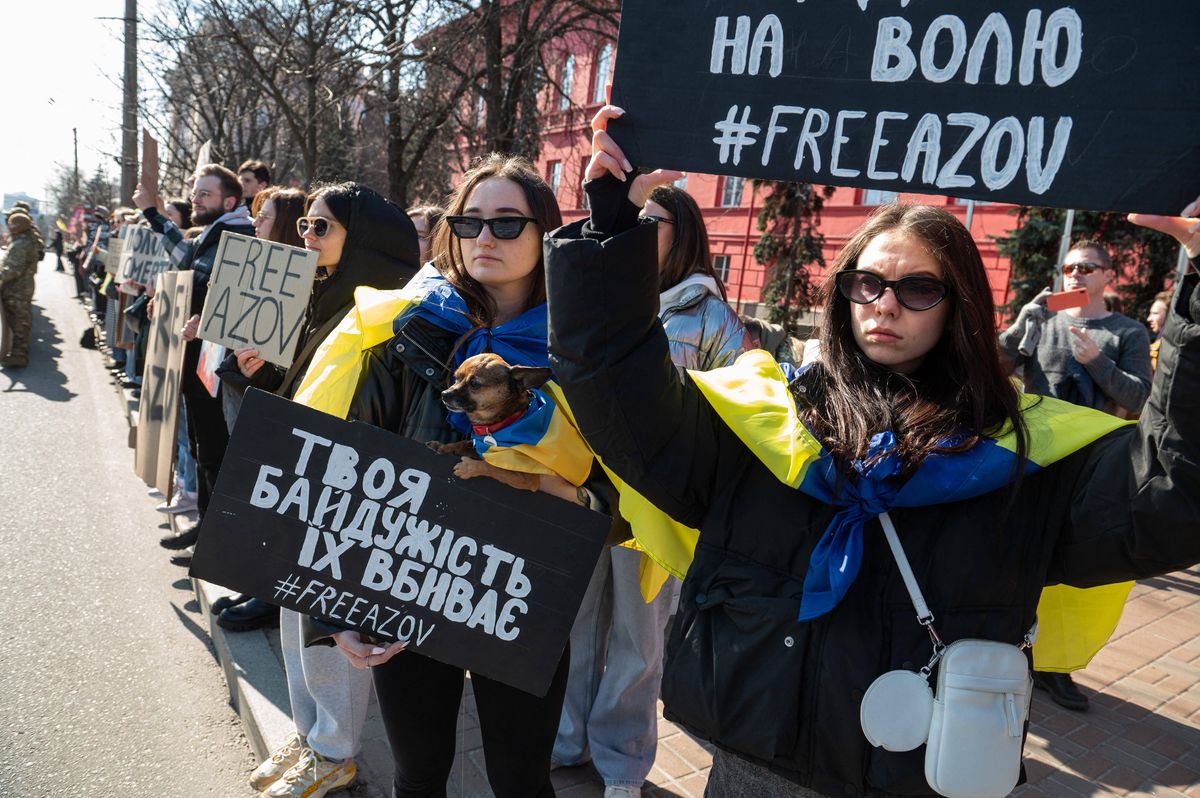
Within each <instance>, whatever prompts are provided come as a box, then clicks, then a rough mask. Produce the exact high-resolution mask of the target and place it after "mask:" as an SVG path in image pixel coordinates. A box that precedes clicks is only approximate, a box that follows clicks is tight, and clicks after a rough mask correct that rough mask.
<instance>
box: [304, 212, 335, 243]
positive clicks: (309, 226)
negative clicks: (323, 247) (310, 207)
mask: <svg viewBox="0 0 1200 798" xmlns="http://www.w3.org/2000/svg"><path fill="white" fill-rule="evenodd" d="M329 225H330V221H329V220H328V219H326V218H325V217H324V216H301V217H300V218H299V219H297V220H296V232H297V233H299V234H300V237H301V238H303V237H304V236H306V235H308V233H309V231H310V230H311V231H312V234H313V235H315V236H316V237H317V238H324V237H325V234H326V233H328V232H329Z"/></svg>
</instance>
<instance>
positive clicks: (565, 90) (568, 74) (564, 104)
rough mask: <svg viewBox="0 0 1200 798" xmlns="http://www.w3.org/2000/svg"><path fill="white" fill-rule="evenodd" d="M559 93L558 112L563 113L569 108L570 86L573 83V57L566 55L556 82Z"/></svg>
mask: <svg viewBox="0 0 1200 798" xmlns="http://www.w3.org/2000/svg"><path fill="white" fill-rule="evenodd" d="M558 83H559V91H560V92H561V94H560V95H559V97H558V110H560V111H565V110H567V109H568V108H570V107H571V86H572V85H573V84H574V83H575V56H573V55H568V56H567V57H566V60H564V61H563V66H562V77H561V78H560V79H559V81H558Z"/></svg>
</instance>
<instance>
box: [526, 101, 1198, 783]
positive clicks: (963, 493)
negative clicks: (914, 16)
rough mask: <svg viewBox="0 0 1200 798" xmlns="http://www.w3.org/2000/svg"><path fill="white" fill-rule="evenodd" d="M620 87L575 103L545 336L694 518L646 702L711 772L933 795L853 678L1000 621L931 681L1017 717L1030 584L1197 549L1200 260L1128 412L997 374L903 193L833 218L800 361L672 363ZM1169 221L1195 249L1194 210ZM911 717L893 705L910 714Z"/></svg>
mask: <svg viewBox="0 0 1200 798" xmlns="http://www.w3.org/2000/svg"><path fill="white" fill-rule="evenodd" d="M621 113H622V112H621V111H620V110H619V109H615V108H612V107H606V108H604V109H602V110H601V112H600V113H599V115H598V117H597V120H596V123H595V124H594V129H595V130H596V131H597V132H596V133H595V134H594V138H593V153H594V155H593V160H592V162H591V164H589V168H588V173H587V178H588V180H589V182H587V183H586V184H585V188H586V189H587V190H588V196H589V200H590V207H591V208H592V211H591V218H590V219H589V220H586V221H584V222H581V223H578V224H576V225H568V226H566V227H564V228H563V229H562V230H560V231H558V232H557V233H556V234H554V235H553V236H552V240H551V241H549V242H548V244H547V252H548V253H549V255H548V262H547V286H548V288H547V290H548V295H549V298H550V309H551V319H550V321H551V328H552V330H553V331H554V335H553V337H552V338H551V347H552V363H553V365H554V368H555V374H556V376H557V377H558V379H559V382H560V384H561V386H562V388H563V390H564V392H565V394H566V397H567V399H568V400H569V401H570V403H571V407H572V410H573V412H574V415H575V418H576V420H577V421H578V422H579V425H580V430H581V431H582V432H583V434H584V435H585V437H586V438H587V439H588V442H589V443H590V444H591V445H592V447H593V448H594V449H595V450H596V452H597V453H598V455H599V456H601V457H602V458H603V459H604V461H605V462H606V463H607V464H608V465H609V466H610V467H611V468H613V470H614V471H616V472H617V474H618V476H620V477H621V478H622V479H624V480H626V481H627V482H628V483H629V484H631V485H632V486H633V487H634V488H635V489H636V490H637V491H639V492H640V493H641V494H642V495H643V496H644V497H645V498H646V499H648V500H649V501H651V502H653V503H654V504H655V505H656V506H657V507H659V508H661V509H662V510H663V511H665V512H667V513H668V514H669V515H670V516H672V517H673V518H674V519H676V520H677V521H679V522H681V523H682V524H686V525H687V526H689V527H692V528H694V529H697V530H698V531H699V533H698V539H696V540H694V541H693V542H694V546H695V548H694V556H693V557H692V558H691V559H690V562H677V563H676V567H677V568H678V570H680V571H684V570H686V578H685V580H684V583H683V588H682V591H681V596H680V602H679V611H678V613H677V615H676V620H675V624H674V626H673V628H672V631H671V638H670V641H669V643H668V646H667V649H668V650H667V663H666V667H665V673H664V677H663V702H664V705H665V713H666V716H667V717H668V718H669V719H673V720H675V721H678V722H680V723H681V724H683V725H684V726H685V727H686V728H688V729H689V730H691V731H692V732H693V733H695V734H697V735H698V736H700V737H702V738H704V739H707V740H710V741H712V742H713V743H715V744H716V745H717V748H718V750H717V754H716V757H715V760H714V764H713V768H712V771H711V773H710V775H709V782H708V789H707V792H706V795H708V796H712V797H713V798H726V797H727V796H748V795H754V796H756V797H761V796H822V795H823V796H835V795H836V796H845V795H849V796H855V795H857V796H861V795H876V796H886V795H913V796H916V795H920V796H933V795H936V794H937V793H936V792H935V790H934V788H933V787H931V786H930V782H929V781H927V774H932V775H930V776H929V778H931V779H934V780H936V779H937V778H938V777H939V776H940V775H941V774H942V772H943V771H942V770H940V769H938V768H936V767H935V768H933V769H932V770H931V769H930V764H929V762H930V760H928V759H926V757H927V756H930V755H931V752H933V751H934V750H935V749H934V748H933V746H932V745H931V746H930V747H929V748H928V749H926V748H920V747H919V746H920V745H921V741H923V740H924V737H921V738H920V740H917V739H916V734H915V733H914V734H913V735H911V736H912V739H905V740H904V741H903V744H897V745H894V746H892V747H891V748H890V750H887V749H885V748H882V747H873V745H872V744H871V743H869V742H868V738H867V731H866V729H867V728H868V727H870V728H871V730H872V731H871V734H872V739H876V740H878V732H879V726H878V725H871V724H870V723H867V724H864V725H860V721H861V715H860V711H861V710H862V705H863V699H864V694H865V693H867V692H868V690H869V688H871V686H872V684H873V683H875V681H876V679H878V678H879V677H880V676H881V675H882V674H884V673H885V672H891V671H907V672H909V673H908V676H909V677H912V678H914V679H916V680H917V683H918V684H920V685H921V686H922V687H923V688H924V687H925V685H926V680H925V679H922V676H924V677H929V676H930V674H931V673H936V674H937V676H938V677H939V682H938V684H939V685H940V684H941V682H940V677H941V675H942V674H941V673H940V671H939V668H940V665H939V662H941V658H942V657H943V656H944V655H945V654H946V649H945V645H947V644H951V643H954V642H956V641H960V640H966V639H974V640H977V641H978V640H984V641H996V642H998V643H1002V644H1007V645H1005V646H1004V649H1005V650H1006V651H1012V652H1014V654H1015V653H1016V648H1015V647H1016V646H1017V644H1022V645H1023V646H1024V650H1023V653H1022V654H1021V656H1020V657H1019V658H1018V659H1017V662H1018V664H1021V665H1024V666H1026V667H1024V668H1023V671H1024V673H1023V675H1019V676H1013V677H1011V678H1008V679H1001V680H999V681H995V685H1001V686H999V687H997V686H991V687H989V686H988V685H993V682H990V681H988V680H986V679H984V680H980V679H976V680H974V681H972V680H970V679H967V680H966V686H965V687H964V685H963V684H959V683H957V682H956V683H955V684H956V685H957V686H958V687H959V688H962V689H970V690H972V691H976V690H984V691H986V690H988V689H990V690H992V693H991V698H989V699H988V703H987V704H986V706H987V707H988V711H987V713H984V711H983V710H982V709H980V710H977V716H978V718H981V719H982V720H983V721H984V722H989V720H990V719H992V718H995V719H1001V718H1002V719H1004V722H1002V723H991V724H990V725H989V726H988V728H998V729H999V730H1000V731H999V734H1000V735H1001V737H1002V738H1003V739H1004V740H1005V741H1007V740H1008V738H1009V737H1013V738H1017V739H1018V741H1019V738H1020V736H1021V735H1022V734H1023V729H1024V728H1025V726H1024V722H1025V720H1026V718H1025V712H1026V707H1027V703H1026V702H1027V698H1028V695H1029V691H1030V689H1031V688H1030V682H1029V677H1028V667H1027V665H1028V660H1029V658H1030V655H1029V651H1028V646H1027V645H1026V644H1027V643H1029V641H1030V636H1031V635H1032V634H1034V629H1033V626H1034V621H1035V615H1036V612H1037V608H1038V602H1039V598H1040V596H1041V594H1042V590H1043V588H1044V587H1045V586H1046V585H1055V584H1059V583H1061V584H1067V585H1073V586H1076V587H1091V586H1095V585H1103V584H1108V583H1112V582H1120V581H1125V580H1129V579H1134V578H1140V577H1144V576H1150V575H1154V574H1161V573H1165V572H1169V571H1173V570H1176V569H1179V568H1185V567H1188V566H1190V565H1191V564H1193V563H1195V562H1197V561H1198V560H1200V512H1197V505H1196V498H1195V497H1196V495H1197V493H1198V491H1200V467H1198V466H1197V463H1200V398H1198V397H1200V376H1197V375H1198V374H1200V326H1198V325H1197V321H1200V294H1198V293H1197V290H1196V286H1197V282H1198V278H1197V277H1196V275H1191V276H1189V277H1188V278H1186V279H1185V280H1184V282H1183V284H1182V286H1181V288H1180V289H1179V291H1178V292H1177V293H1176V295H1175V297H1174V299H1173V302H1172V307H1171V310H1170V315H1169V317H1168V318H1167V321H1166V324H1165V326H1164V333H1163V335H1164V340H1166V341H1167V342H1168V345H1167V346H1164V347H1163V353H1164V354H1163V356H1162V359H1161V360H1160V363H1159V373H1158V375H1157V376H1156V382H1155V385H1154V389H1153V391H1152V395H1151V398H1150V401H1149V403H1148V404H1147V406H1146V411H1145V413H1144V414H1143V416H1142V418H1141V421H1140V422H1139V423H1138V424H1137V425H1136V426H1133V425H1129V424H1126V423H1124V422H1121V421H1120V420H1116V419H1113V418H1112V417H1111V416H1108V415H1107V414H1104V413H1100V412H1096V411H1091V410H1088V409H1086V408H1078V407H1075V406H1073V405H1068V404H1067V403H1063V402H1058V401H1057V400H1054V399H1049V398H1041V397H1032V396H1028V395H1023V394H1020V393H1018V390H1017V388H1016V386H1015V385H1014V384H1013V383H1012V382H1011V381H1010V380H1009V379H1008V375H1007V373H1006V370H1005V368H1004V366H1003V365H1002V363H1001V359H1000V355H999V352H998V351H997V344H996V336H995V333H994V328H995V321H994V318H995V317H994V309H993V304H992V298H991V291H990V289H989V287H988V282H987V278H986V273H985V271H984V268H983V263H982V261H981V259H980V257H979V252H978V249H977V248H976V246H975V244H974V242H973V240H972V239H971V236H970V234H969V233H968V231H967V230H966V228H964V227H963V225H962V224H961V223H960V222H959V221H958V220H957V219H955V218H954V217H953V216H951V215H950V214H949V213H947V212H946V211H945V210H944V209H939V208H932V207H925V206H906V205H896V206H890V207H886V208H884V209H882V210H880V211H879V212H877V214H876V215H875V216H873V217H872V218H871V219H870V220H869V221H868V222H867V224H866V225H864V226H863V227H862V228H861V229H860V230H859V231H858V232H857V233H856V234H855V235H854V236H853V237H852V238H851V240H850V241H849V243H848V244H847V246H846V248H845V250H844V251H843V252H842V254H841V255H840V256H839V258H838V260H837V262H836V264H835V265H834V267H833V270H832V272H831V273H830V275H829V279H828V280H827V282H826V284H825V293H824V304H823V309H824V317H823V320H822V323H821V333H820V338H821V343H822V347H821V355H820V359H819V360H818V361H817V362H815V363H814V364H812V365H810V366H809V367H808V368H807V369H793V368H791V367H788V366H787V365H786V364H777V363H775V361H774V360H772V359H771V358H770V356H769V355H767V353H765V352H751V353H748V354H746V355H743V356H742V358H739V360H738V362H737V364H736V365H735V366H734V367H732V368H731V369H723V370H720V371H717V372H709V373H707V374H705V373H699V372H691V373H689V374H688V376H687V377H686V379H683V380H681V379H680V378H679V377H678V375H677V373H676V370H675V369H674V368H672V367H671V365H670V359H669V350H668V346H667V341H666V337H665V336H664V334H663V331H662V328H661V325H660V323H659V322H658V320H657V318H656V313H655V308H656V304H657V302H656V299H657V298H656V293H657V290H658V270H657V263H656V261H657V241H656V235H655V233H654V231H653V230H651V229H649V228H647V227H644V226H641V225H638V224H637V208H636V205H635V204H634V203H633V202H631V199H632V198H633V197H634V196H636V195H637V194H638V193H639V192H642V191H645V189H646V186H647V184H652V183H653V181H654V180H655V179H656V178H654V177H653V176H640V177H638V176H634V175H632V174H631V173H630V172H628V171H626V170H624V169H622V168H621V165H622V164H624V163H627V162H626V161H625V158H624V156H623V155H622V153H621V151H620V149H619V148H618V147H617V145H616V144H615V143H614V142H613V140H612V139H611V138H609V137H608V135H607V134H606V133H605V132H604V131H603V122H604V120H605V119H607V118H613V117H615V116H619V115H620V114H621ZM1195 222H1196V220H1195V219H1192V220H1190V223H1191V224H1195ZM1184 227H1185V229H1186V226H1184ZM1189 236H1190V237H1189ZM1180 240H1182V241H1185V242H1186V243H1188V246H1189V252H1190V253H1191V254H1192V255H1193V257H1195V256H1196V255H1198V254H1200V235H1198V234H1195V233H1190V234H1188V233H1181V234H1180ZM646 543H647V544H648V546H649V547H651V549H652V551H653V546H654V545H655V541H653V540H649V541H646ZM904 555H907V556H906V559H907V561H908V562H909V563H910V564H911V573H909V572H906V571H904V570H903V569H902V568H901V567H900V565H899V564H898V563H899V562H900V558H901V557H903V556H904ZM911 585H915V586H916V587H917V588H918V589H919V591H920V593H922V594H923V599H922V601H921V602H918V601H916V599H915V598H914V596H917V595H918V594H917V592H916V591H914V590H913V589H912V587H911ZM925 603H927V605H928V606H927V610H925V611H924V612H914V607H915V606H919V605H920V604H925ZM959 650H960V651H961V650H963V649H959ZM1012 661H1013V660H1012V659H1011V658H1010V659H1009V662H1012ZM923 665H924V666H926V668H925V669H922V666H923ZM1009 672H1011V671H1009ZM982 682H986V683H987V684H985V685H982V686H981V683H982ZM907 683H908V684H911V679H910V680H909V682H907ZM939 689H940V688H939ZM975 695H976V696H977V697H978V699H979V701H980V702H982V700H983V695H982V694H979V693H976V694H975ZM909 697H912V698H913V699H914V701H915V697H916V696H915V694H906V698H909ZM915 705H916V704H915V703H914V704H910V706H915ZM893 706H894V705H893ZM929 706H930V707H932V706H933V703H932V700H930V704H929ZM941 706H942V707H943V709H944V711H945V712H950V711H951V709H949V708H948V706H947V705H946V704H942V705H941ZM977 706H984V704H983V703H979V704H977ZM993 710H994V712H995V714H994V715H992V714H990V713H991V712H992V711H993ZM937 711H940V710H937V709H931V712H937ZM967 714H968V715H969V714H970V712H969V711H968V713H967ZM872 717H873V716H872V714H871V713H868V718H867V719H868V720H870V719H871V718H872ZM926 717H927V719H926V726H925V727H923V729H922V728H916V729H911V728H905V729H902V731H905V732H921V733H932V732H933V730H934V728H935V727H934V725H932V724H930V723H929V721H928V716H926ZM944 717H955V718H956V719H957V720H958V721H959V722H962V721H963V717H964V716H963V715H962V714H958V715H956V716H949V715H946V716H944ZM890 719H891V720H909V719H914V723H915V719H916V714H915V713H910V714H907V715H904V716H903V717H897V715H896V713H892V715H891V716H890ZM968 721H970V718H968ZM947 723H949V721H947ZM946 728H950V727H949V726H947V727H946ZM976 728H978V727H976ZM975 739H978V734H976V735H970V736H968V735H964V739H962V740H957V741H955V742H956V743H962V744H970V743H971V741H972V740H975ZM931 742H932V741H931ZM1006 745H1008V743H1007V742H1006ZM1010 752H1011V753H1012V758H1011V760H1008V759H1006V760H1005V761H1004V762H1003V763H1002V764H1003V766H1004V767H1003V770H998V769H997V768H998V767H999V765H998V764H997V762H996V761H994V760H995V758H996V757H998V756H999V753H998V752H994V751H992V750H990V749H989V750H988V751H983V752H978V751H977V752H975V753H977V754H978V755H979V756H978V759H977V760H973V761H977V764H978V768H977V769H976V770H975V771H974V772H968V773H965V774H964V773H962V772H961V770H960V771H959V772H958V774H957V775H959V776H961V777H962V778H964V779H966V780H967V781H969V782H972V783H977V782H978V781H980V780H982V779H983V778H984V776H985V774H984V772H983V771H984V770H987V771H989V773H988V774H987V775H990V776H993V777H994V778H995V781H994V782H993V787H994V786H995V784H997V783H1005V784H1007V790H1011V789H1012V786H1015V783H1016V781H1017V778H1018V772H1019V767H1018V765H1019V752H1020V746H1019V745H1017V746H1015V748H1014V747H1012V746H1011V745H1010ZM934 761H935V762H936V760H934ZM942 764H947V763H942ZM963 764H964V761H958V762H951V763H948V767H950V768H955V767H959V768H961V766H962V765H963ZM1009 781H1010V782H1011V783H1009ZM989 789H991V788H989ZM1005 791H1006V790H1005V789H1004V788H998V789H996V790H995V791H994V792H973V793H972V794H975V795H984V794H991V795H1000V794H1004V792H1005ZM946 794H956V793H954V792H949V793H946ZM957 794H965V793H964V792H963V791H961V790H960V791H959V792H958V793H957Z"/></svg>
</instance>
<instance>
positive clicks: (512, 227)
mask: <svg viewBox="0 0 1200 798" xmlns="http://www.w3.org/2000/svg"><path fill="white" fill-rule="evenodd" d="M530 222H537V219H531V218H529V217H528V216H497V217H496V218H495V219H480V218H478V217H476V216H447V217H446V223H447V224H449V225H450V230H451V231H453V233H454V235H456V236H458V237H459V238H479V234H480V233H482V232H483V226H484V225H485V224H486V225H487V226H488V227H489V228H491V231H492V235H494V236H495V237H496V238H499V239H500V240H501V241H512V240H513V239H514V238H518V237H520V235H521V233H523V232H525V225H527V224H529V223H530Z"/></svg>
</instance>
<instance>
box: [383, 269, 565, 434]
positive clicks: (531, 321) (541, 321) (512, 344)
mask: <svg viewBox="0 0 1200 798" xmlns="http://www.w3.org/2000/svg"><path fill="white" fill-rule="evenodd" d="M428 282H429V285H430V290H429V293H427V294H426V295H425V297H424V298H423V299H421V301H420V303H418V304H416V305H414V306H413V307H410V308H409V309H408V310H406V311H404V312H403V313H401V314H400V315H399V316H397V317H396V321H395V322H394V325H393V326H394V327H395V329H399V328H400V327H402V326H403V324H404V322H406V321H407V320H408V319H409V318H411V317H412V316H414V315H415V316H420V317H421V318H423V319H425V320H427V321H429V322H431V323H433V324H436V325H437V326H438V327H441V328H442V329H443V330H446V331H447V332H450V333H453V334H454V335H455V336H457V337H459V338H461V337H462V336H464V335H466V334H467V333H468V332H471V330H473V329H474V330H475V331H474V332H471V334H470V335H469V336H468V337H467V338H466V339H465V340H463V341H461V342H460V343H459V345H458V348H457V349H456V350H455V352H454V363H453V366H452V368H453V369H457V368H458V367H459V366H461V365H462V363H463V361H464V360H466V359H467V358H469V357H474V356H475V355H479V354H483V353H484V352H492V353H495V354H497V355H499V356H500V357H502V358H504V359H505V360H506V361H507V362H508V364H509V365H512V366H544V367H548V366H549V365H550V353H549V351H548V349H547V340H548V335H549V326H548V324H547V320H546V304H545V303H544V302H543V303H542V304H540V305H538V306H537V307H535V308H531V309H530V310H527V311H525V312H524V313H522V314H521V315H520V316H517V317H516V318H515V319H512V320H511V321H506V322H505V323H504V324H498V325H496V326H495V327H483V328H480V329H475V325H474V324H472V323H471V320H470V316H469V314H468V312H467V303H466V301H464V300H463V298H462V297H461V296H460V295H459V293H458V291H457V290H455V288H454V286H452V285H450V283H449V282H447V281H446V279H445V278H444V277H442V276H440V275H438V276H435V277H430V278H429V279H428ZM446 419H447V421H448V422H449V423H450V425H451V426H452V427H454V428H455V429H456V430H458V431H459V432H462V433H464V434H470V432H471V422H470V421H468V420H467V417H466V415H465V414H463V413H449V414H447V416H446Z"/></svg>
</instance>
